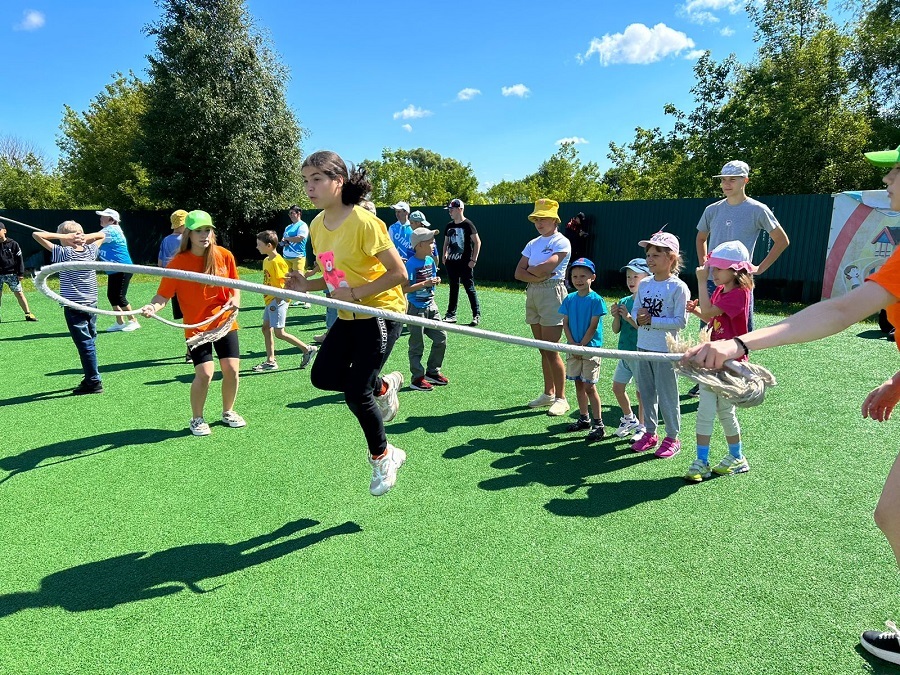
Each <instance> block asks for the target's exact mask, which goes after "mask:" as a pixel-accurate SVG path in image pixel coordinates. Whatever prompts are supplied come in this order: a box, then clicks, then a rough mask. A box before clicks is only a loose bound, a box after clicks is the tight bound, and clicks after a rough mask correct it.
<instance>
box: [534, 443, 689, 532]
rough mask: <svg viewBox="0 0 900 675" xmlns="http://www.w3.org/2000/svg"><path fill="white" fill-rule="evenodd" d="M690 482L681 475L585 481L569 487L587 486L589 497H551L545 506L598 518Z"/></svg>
mask: <svg viewBox="0 0 900 675" xmlns="http://www.w3.org/2000/svg"><path fill="white" fill-rule="evenodd" d="M652 457H653V454H652V453H650V454H649V455H645V456H644V459H651V458H652ZM686 485H687V483H686V482H685V481H684V479H683V478H681V477H679V476H668V477H667V478H658V479H647V480H620V481H615V482H612V483H585V484H584V485H578V486H573V487H572V488H569V489H568V490H566V492H569V493H571V492H574V491H575V490H577V489H580V488H581V487H587V496H586V498H585V499H561V498H556V499H551V500H550V501H549V502H547V503H546V504H545V505H544V508H545V509H547V510H548V511H549V512H550V513H552V514H554V515H557V516H578V517H581V518H596V517H597V516H605V515H606V514H608V513H615V512H616V511H624V510H625V509H629V508H631V507H632V506H637V505H638V504H643V503H645V502H653V501H658V500H660V499H666V498H667V497H669V496H670V495H673V494H675V493H676V492H678V490H680V489H681V488H683V487H685V486H686Z"/></svg>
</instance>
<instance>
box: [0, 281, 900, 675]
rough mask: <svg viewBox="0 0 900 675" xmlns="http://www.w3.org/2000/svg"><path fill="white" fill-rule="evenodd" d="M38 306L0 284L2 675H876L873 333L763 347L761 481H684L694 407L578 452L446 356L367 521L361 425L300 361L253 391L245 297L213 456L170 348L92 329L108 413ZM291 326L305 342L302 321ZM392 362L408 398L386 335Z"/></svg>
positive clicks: (476, 347)
mask: <svg viewBox="0 0 900 675" xmlns="http://www.w3.org/2000/svg"><path fill="white" fill-rule="evenodd" d="M258 276H259V275H258V273H257V274H256V275H255V277H254V275H251V276H250V277H249V278H251V280H258ZM154 290H155V284H154V283H153V282H149V281H148V282H143V283H140V282H139V283H135V284H133V285H132V289H131V292H130V297H131V299H132V302H133V303H134V304H137V305H139V304H143V303H144V302H146V300H147V299H149V298H150V297H151V296H152V294H153V292H154ZM445 294H446V290H445V289H441V291H440V293H439V296H440V298H439V299H440V303H439V304H440V305H441V307H442V308H443V307H444V305H445V303H446V300H445ZM618 294H619V292H618V290H615V291H610V293H609V295H610V296H613V297H618ZM28 296H29V300H30V302H31V303H32V307H33V309H34V311H35V312H36V313H37V314H38V317H39V319H40V322H39V323H37V324H31V323H25V322H24V321H22V320H21V312H20V311H19V309H18V307H17V306H16V304H15V301H14V299H13V298H12V297H11V296H10V295H9V293H8V291H7V293H6V294H5V295H4V298H3V299H4V303H3V308H2V317H3V322H2V323H0V350H2V351H0V354H2V372H3V378H2V381H3V384H4V386H3V390H2V391H0V421H2V426H0V428H2V431H0V438H2V443H0V513H2V518H0V641H2V644H3V649H2V651H0V672H4V673H6V672H9V673H19V672H53V673H82V672H85V673H123V672H140V673H215V672H247V673H260V672H285V673H287V672H310V673H312V672H429V673H431V672H447V673H450V672H476V673H481V672H516V673H518V672H539V673H546V672H593V673H742V674H746V673H854V672H896V671H893V670H884V671H883V670H882V668H881V667H880V666H878V665H876V664H874V663H873V662H871V661H869V660H868V658H867V655H866V654H865V653H864V652H862V651H861V650H860V648H859V647H858V644H857V639H858V634H859V633H860V632H861V631H862V630H863V629H867V628H876V627H880V626H881V625H882V622H883V621H884V620H885V619H886V618H896V617H898V616H900V602H898V598H897V591H898V581H900V578H898V574H897V570H896V567H895V563H894V559H893V556H892V555H891V552H890V549H889V547H888V545H887V542H886V541H885V540H884V538H883V537H882V535H881V534H880V532H879V531H878V530H877V528H876V527H875V525H874V523H873V520H872V516H871V513H872V510H873V508H874V505H875V502H876V500H877V497H878V494H879V492H880V489H881V485H882V484H883V482H884V478H885V476H886V474H887V471H888V468H889V467H890V465H891V463H892V461H893V458H894V456H895V455H896V453H897V444H896V443H895V440H894V439H895V437H896V431H895V429H894V426H895V425H894V423H893V422H890V423H887V424H884V425H878V424H876V423H872V422H871V421H868V420H863V419H861V417H860V414H859V405H860V403H861V402H862V399H863V398H864V396H865V394H866V393H867V392H868V391H869V390H870V389H871V388H872V387H874V386H875V385H877V384H879V383H880V382H882V381H883V380H884V379H885V378H886V377H887V376H889V375H891V374H893V373H894V372H895V371H896V370H897V364H898V358H897V352H896V348H895V347H894V345H893V344H891V343H888V342H886V341H884V340H883V339H880V337H879V334H878V333H877V332H876V330H875V329H874V328H873V326H871V325H858V326H855V327H854V328H851V329H849V330H848V331H846V332H844V333H842V334H840V335H838V336H835V337H833V338H831V339H829V340H827V341H822V342H818V343H815V344H810V345H804V346H794V347H785V348H781V349H777V350H771V351H769V352H766V353H761V354H758V355H755V356H754V358H755V360H757V361H759V362H761V363H763V364H765V365H767V366H768V367H769V368H771V369H772V370H773V372H774V373H775V374H776V376H777V377H778V379H779V386H778V387H777V388H776V389H774V390H773V391H772V392H771V393H770V395H769V397H768V398H767V400H766V402H765V404H764V405H762V406H760V407H758V408H753V409H749V410H744V411H741V412H740V413H739V417H740V420H741V423H742V425H743V431H744V446H745V452H746V454H747V456H748V458H749V461H750V463H751V467H752V469H751V472H750V473H749V474H746V475H743V476H738V477H734V478H719V479H715V480H711V481H707V482H704V483H702V484H700V485H688V484H686V483H685V482H684V481H683V480H682V479H681V478H680V476H681V474H682V473H683V471H684V470H685V468H686V467H687V465H688V464H689V463H690V461H691V459H692V454H693V453H692V450H693V442H692V441H693V430H694V418H695V412H696V402H695V401H694V400H690V399H684V401H683V406H682V410H683V412H684V421H683V430H684V432H683V435H682V438H683V440H684V441H685V451H684V452H682V454H681V455H680V456H678V457H676V458H674V459H672V460H657V459H654V458H652V455H651V456H650V457H648V456H645V455H635V454H634V453H632V452H631V451H630V450H629V449H628V445H627V444H626V443H625V442H624V441H621V440H619V439H615V438H613V439H607V440H605V441H603V442H600V443H596V444H592V445H588V444H587V443H586V442H585V441H584V435H583V434H566V433H564V432H563V429H564V427H565V425H566V423H567V422H568V420H563V419H558V418H557V419H554V418H549V417H547V416H546V415H545V414H543V411H533V410H529V409H527V408H525V407H524V403H525V402H527V401H528V400H529V399H531V398H533V397H534V396H535V395H537V394H538V393H539V391H540V387H541V383H540V373H539V360H538V356H537V354H536V353H535V352H533V351H529V350H526V349H523V348H520V347H514V346H509V345H504V344H498V343H494V342H488V341H478V340H474V339H470V338H464V337H461V336H453V335H451V336H450V345H449V349H448V356H447V360H446V363H445V368H444V371H445V372H446V374H447V375H448V376H449V377H450V378H451V380H452V383H451V385H450V386H449V387H444V388H442V389H439V390H436V391H434V392H431V393H422V392H416V391H411V390H409V389H406V390H404V391H403V392H401V394H400V401H401V408H400V413H399V415H398V417H397V419H396V420H395V421H394V422H393V423H391V424H390V425H388V435H389V438H390V440H391V441H392V442H393V443H394V444H396V445H397V446H398V447H401V448H403V449H405V450H406V451H407V453H408V456H409V460H408V462H407V464H406V465H405V466H404V468H403V469H402V470H401V472H400V478H399V481H398V483H397V486H396V487H395V488H394V490H392V491H391V492H390V493H389V494H388V495H386V496H384V497H381V498H377V499H376V498H373V497H371V496H370V495H369V493H368V481H369V478H370V470H369V467H368V464H367V463H366V461H365V444H364V442H363V438H362V435H361V432H360V431H359V428H358V426H357V425H356V422H355V419H354V418H353V417H352V415H351V414H350V413H349V411H347V410H346V408H345V407H344V405H343V404H342V403H341V398H340V397H339V396H338V395H336V394H332V393H325V392H319V391H317V390H315V389H313V388H312V387H311V386H310V384H309V374H308V371H301V370H299V369H297V365H298V363H299V352H297V351H296V350H288V351H284V350H282V351H281V352H280V357H279V363H280V365H281V367H282V368H281V370H279V371H276V372H272V373H265V374H256V373H253V372H251V371H250V368H251V367H252V366H253V365H255V364H256V363H257V362H259V361H260V360H262V359H263V358H264V353H263V342H262V336H261V334H260V332H259V330H258V328H259V325H260V318H259V316H260V314H261V306H262V300H261V297H260V296H251V295H247V296H245V300H244V302H243V304H244V306H245V308H246V309H245V311H243V312H242V314H241V324H242V330H241V333H240V336H241V348H242V354H243V357H244V361H243V370H244V374H245V375H246V376H245V377H242V380H241V390H240V394H239V396H238V405H237V406H236V409H237V410H238V412H240V413H241V414H242V415H243V416H244V417H245V418H246V419H247V421H248V426H247V427H246V428H244V429H229V428H225V427H223V426H221V425H219V424H216V425H214V426H213V433H212V435H211V436H210V437H208V438H195V437H193V436H191V435H190V434H189V433H188V432H187V431H186V426H187V422H188V420H189V417H190V411H189V406H188V385H189V383H190V381H191V379H192V372H193V371H192V368H191V366H189V365H186V364H184V363H183V361H182V356H183V342H182V338H181V337H180V335H181V334H180V333H179V332H178V331H175V330H173V329H171V328H167V327H164V326H162V325H160V324H157V323H156V322H153V321H150V320H146V321H143V324H144V327H143V328H142V329H141V330H139V331H137V332H134V333H114V334H106V333H102V332H101V334H100V336H99V338H98V354H99V358H100V363H101V372H102V374H103V378H104V386H105V387H106V393H104V394H103V395H100V396H85V397H72V396H69V395H68V393H69V390H70V389H71V388H72V387H74V386H75V385H76V384H77V383H78V382H79V380H80V369H79V368H78V360H77V355H76V352H75V348H74V346H73V345H72V343H71V340H70V339H69V337H68V334H67V333H66V328H65V324H64V321H63V318H62V311H61V310H60V309H59V308H58V307H57V306H55V305H54V303H52V302H51V301H49V300H47V299H45V298H44V297H43V296H40V295H38V294H36V293H34V292H30V293H28ZM482 298H483V303H484V321H483V324H482V327H484V328H486V329H488V330H496V331H500V332H510V333H516V334H523V335H524V334H527V328H526V327H525V325H524V323H523V319H522V317H523V297H522V295H521V294H517V293H513V292H510V291H506V290H485V291H482ZM465 306H466V304H465V299H464V298H463V308H462V312H461V313H462V317H461V318H463V319H465V318H468V313H467V310H466V309H465ZM291 312H292V313H291V318H290V319H289V322H290V323H289V328H290V330H291V331H292V332H294V333H295V334H298V335H300V336H301V338H303V339H305V340H309V339H311V337H312V335H313V334H314V333H316V332H320V330H321V328H322V320H321V316H322V311H321V310H319V309H317V308H314V309H313V310H291ZM165 313H166V315H168V313H169V310H168V309H167V310H165ZM776 318H777V317H774V316H771V315H758V322H760V323H767V322H770V321H773V320H775V319H776ZM109 323H110V319H108V318H102V317H101V318H100V319H99V321H98V326H99V328H100V329H101V331H102V330H103V329H104V328H105V327H106V326H107V325H109ZM696 326H697V324H696V320H692V328H694V329H696ZM607 346H608V347H614V346H615V345H614V341H613V339H612V335H611V331H609V330H608V329H607ZM614 365H615V364H614V362H613V361H611V360H608V361H605V362H604V365H603V378H604V381H605V382H606V384H603V385H601V386H600V392H601V397H602V399H603V402H604V404H605V406H604V418H605V420H606V423H607V425H608V426H611V427H612V428H615V426H616V425H617V423H618V418H619V411H618V409H617V408H616V407H615V405H614V404H615V401H614V399H613V397H612V394H611V389H610V385H609V382H610V381H611V375H612V371H613V368H614ZM389 369H398V370H401V371H403V372H404V375H405V376H406V378H407V380H408V379H409V373H408V363H407V357H406V340H405V338H401V340H400V341H399V342H398V343H397V346H396V348H395V349H394V353H393V355H392V357H391V360H390V362H389ZM688 386H689V383H688V382H686V381H685V382H682V391H686V390H687V388H688ZM570 399H571V400H572V401H573V403H574V391H571V392H570ZM219 412H220V400H219V385H218V384H217V383H216V382H214V383H213V386H212V390H211V395H210V399H209V401H208V403H207V418H208V419H209V418H212V419H217V418H218V413H219ZM724 454H725V444H724V438H723V437H722V433H721V429H720V428H719V427H718V426H717V427H716V431H715V432H714V437H713V450H712V453H711V457H712V458H713V459H714V460H718V459H719V457H720V456H721V455H724Z"/></svg>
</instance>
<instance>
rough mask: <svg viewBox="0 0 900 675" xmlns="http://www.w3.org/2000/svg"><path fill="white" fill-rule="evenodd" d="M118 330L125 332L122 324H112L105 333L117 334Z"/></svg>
mask: <svg viewBox="0 0 900 675" xmlns="http://www.w3.org/2000/svg"><path fill="white" fill-rule="evenodd" d="M120 330H125V324H124V323H114V324H113V325H112V326H110V327H109V328H107V329H106V332H107V333H118V332H119V331H120Z"/></svg>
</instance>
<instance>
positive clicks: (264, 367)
mask: <svg viewBox="0 0 900 675" xmlns="http://www.w3.org/2000/svg"><path fill="white" fill-rule="evenodd" d="M270 370H278V364H277V363H276V362H275V361H263V362H262V363H258V364H256V365H255V366H253V372H254V373H267V372H269V371H270Z"/></svg>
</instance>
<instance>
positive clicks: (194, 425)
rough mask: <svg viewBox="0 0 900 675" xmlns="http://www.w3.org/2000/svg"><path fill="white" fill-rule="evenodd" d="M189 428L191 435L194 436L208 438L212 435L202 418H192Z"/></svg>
mask: <svg viewBox="0 0 900 675" xmlns="http://www.w3.org/2000/svg"><path fill="white" fill-rule="evenodd" d="M190 426H191V433H192V434H194V436H209V435H210V434H211V433H212V432H211V431H210V429H209V425H208V424H207V423H206V420H205V419H203V418H202V417H195V418H193V419H192V420H191V425H190Z"/></svg>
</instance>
